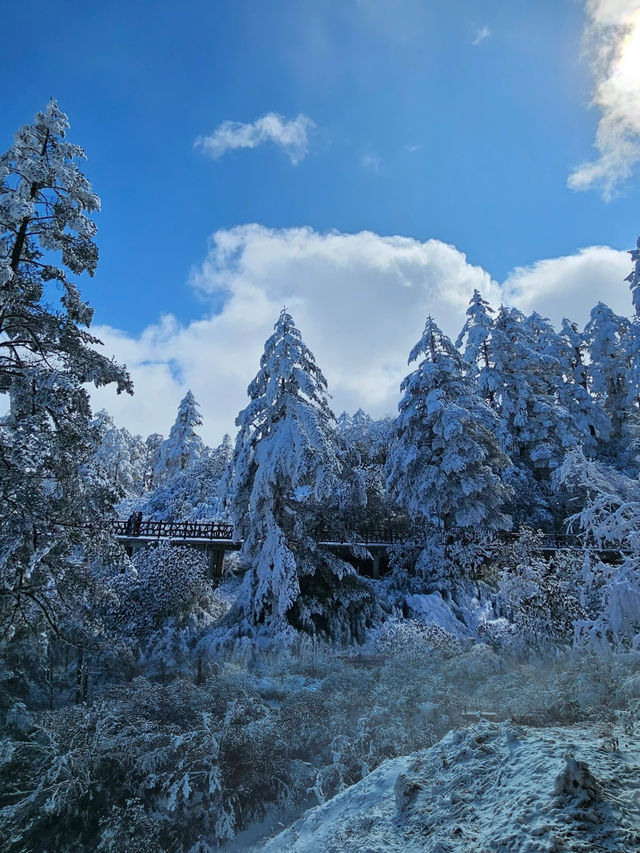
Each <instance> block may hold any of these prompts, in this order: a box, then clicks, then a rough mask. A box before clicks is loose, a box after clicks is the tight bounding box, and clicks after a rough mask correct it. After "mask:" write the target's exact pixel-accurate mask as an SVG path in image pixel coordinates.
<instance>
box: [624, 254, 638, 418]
mask: <svg viewBox="0 0 640 853" xmlns="http://www.w3.org/2000/svg"><path fill="white" fill-rule="evenodd" d="M629 254H630V255H631V260H632V261H633V269H632V270H631V272H630V273H629V275H628V276H627V277H626V279H625V281H628V282H629V288H630V290H631V293H632V299H633V307H634V311H635V313H634V316H633V318H632V320H631V323H630V326H629V332H628V334H627V353H628V357H629V372H628V376H627V379H628V383H629V398H628V401H627V403H628V407H629V409H630V410H631V411H634V412H635V413H637V411H638V407H639V406H640V237H638V240H637V245H636V248H635V249H632V250H631V251H630V252H629Z"/></svg>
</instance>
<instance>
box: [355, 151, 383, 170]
mask: <svg viewBox="0 0 640 853" xmlns="http://www.w3.org/2000/svg"><path fill="white" fill-rule="evenodd" d="M360 162H361V163H362V165H363V166H364V167H365V169H371V170H372V171H374V172H379V171H380V167H381V166H382V157H380V156H379V155H378V154H364V155H363V157H362V160H361V161H360Z"/></svg>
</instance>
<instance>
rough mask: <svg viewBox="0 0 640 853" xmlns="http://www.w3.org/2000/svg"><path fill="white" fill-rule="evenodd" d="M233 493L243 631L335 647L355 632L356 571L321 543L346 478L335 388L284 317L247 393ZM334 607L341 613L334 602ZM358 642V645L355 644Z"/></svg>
mask: <svg viewBox="0 0 640 853" xmlns="http://www.w3.org/2000/svg"><path fill="white" fill-rule="evenodd" d="M248 394H249V397H250V403H249V405H248V406H247V407H246V408H245V409H244V410H243V411H242V412H240V414H239V415H238V417H237V419H236V425H237V426H238V427H239V428H240V431H239V434H238V437H237V440H236V444H235V448H234V452H233V458H232V460H231V464H230V467H229V471H228V475H227V478H226V483H225V492H226V494H227V495H228V506H229V513H230V516H231V519H232V521H233V524H234V531H235V535H236V536H237V537H238V538H241V539H243V540H244V544H243V548H242V552H241V557H242V559H243V560H244V562H245V563H246V564H247V565H248V567H249V568H248V571H247V574H246V576H245V580H244V584H243V587H242V590H241V593H240V595H239V598H238V609H239V611H240V613H239V614H238V615H239V616H240V617H241V619H242V620H243V622H242V627H241V630H242V631H243V632H246V631H249V632H250V633H253V632H254V631H255V630H256V628H258V627H259V626H264V629H265V630H266V632H267V633H269V634H271V635H273V634H287V633H288V632H289V631H290V626H291V625H294V626H295V627H299V628H303V629H304V630H307V631H310V632H311V633H315V631H323V632H324V633H328V634H331V635H333V636H334V637H335V636H336V635H338V634H340V632H341V631H342V630H343V629H344V628H345V625H346V626H347V628H346V630H347V633H351V632H352V630H354V626H353V624H349V619H348V618H347V617H346V616H344V615H343V614H342V615H341V612H340V611H341V610H342V611H343V612H344V610H345V608H346V609H347V610H348V606H349V602H348V601H346V594H347V587H346V584H345V585H343V589H342V590H338V588H337V587H338V582H339V581H340V579H341V578H343V577H344V576H345V575H347V574H352V570H351V569H350V567H348V566H347V565H346V564H344V563H342V562H341V561H340V560H338V559H337V558H335V557H333V556H332V555H331V554H330V553H328V552H324V551H323V550H322V549H321V548H320V547H318V546H317V544H316V543H315V542H314V541H313V538H312V535H311V534H312V533H313V531H314V530H315V529H316V528H317V526H318V524H319V523H321V522H322V520H323V504H324V502H325V501H327V500H328V499H329V498H330V497H331V494H332V491H333V490H334V488H335V485H336V482H337V480H338V478H339V475H340V460H339V457H338V453H337V448H336V441H335V434H334V416H333V414H332V412H331V409H330V407H329V402H328V399H327V397H328V395H327V383H326V380H325V378H324V376H323V375H322V372H321V371H320V369H319V368H318V366H317V365H316V363H315V359H314V357H313V353H311V351H310V350H309V349H308V347H307V346H306V345H305V344H304V342H303V340H302V336H301V335H300V332H299V331H298V329H297V328H296V327H295V325H294V322H293V320H292V318H291V316H290V314H289V313H288V312H287V311H286V309H283V310H282V312H281V314H280V317H279V319H278V322H277V323H276V325H275V331H274V334H273V335H272V336H271V337H270V338H269V339H268V340H267V342H266V343H265V347H264V353H263V355H262V358H261V359H260V370H259V371H258V374H257V376H256V377H255V379H254V380H253V381H252V382H251V384H250V385H249V388H248ZM332 601H333V605H331V602H332ZM347 638H349V639H350V638H351V637H347Z"/></svg>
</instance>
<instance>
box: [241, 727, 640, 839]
mask: <svg viewBox="0 0 640 853" xmlns="http://www.w3.org/2000/svg"><path fill="white" fill-rule="evenodd" d="M615 738H617V739H618V741H617V743H616V741H615ZM639 783H640V739H639V738H638V737H637V736H636V735H633V734H630V733H627V734H625V732H624V729H623V727H621V726H620V725H613V726H602V725H601V726H594V725H593V724H589V725H586V724H585V725H575V726H570V727H554V728H530V727H527V726H518V725H515V724H513V723H510V722H505V723H497V724H495V723H490V722H486V721H481V722H478V723H477V724H475V725H472V726H470V727H469V728H467V729H459V730H456V731H452V732H450V733H449V734H448V735H447V736H446V737H445V738H444V739H443V740H442V741H440V742H439V743H437V744H436V745H435V746H433V747H431V748H430V749H425V750H421V751H419V752H416V753H414V754H413V755H411V756H407V757H402V758H394V759H390V760H388V761H385V762H384V763H383V764H382V765H381V766H380V767H378V769H377V770H375V771H374V772H373V773H371V774H370V775H369V776H367V777H366V778H365V779H363V780H362V781H361V782H359V783H358V784H357V785H353V786H352V787H350V788H348V789H347V790H346V791H343V792H342V793H341V794H339V795H338V796H337V797H334V798H333V799H331V800H329V801H328V802H326V803H324V804H323V805H321V806H318V807H317V808H315V809H313V810H312V811H310V812H308V813H307V814H306V815H305V816H304V817H303V818H302V819H300V820H299V821H298V822H297V823H295V824H294V825H293V826H292V827H290V828H289V829H287V830H286V831H284V832H282V833H281V834H280V835H278V836H276V837H275V838H273V839H271V841H269V842H268V843H267V844H266V845H264V846H260V847H255V848H254V850H255V851H257V850H261V851H263V853H317V851H320V850H322V851H324V853H364V851H367V853H374V851H375V853H378V851H380V853H382V851H385V853H387V851H398V853H400V851H402V853H409V851H425V853H427V852H428V853H484V852H485V851H486V853H488V851H491V853H525V851H527V853H542V851H547V853H569V851H571V853H574V851H575V853H577V851H580V853H587V851H589V853H595V851H609V852H610V853H613V851H616V853H622V851H629V853H631V851H634V850H640V784H639Z"/></svg>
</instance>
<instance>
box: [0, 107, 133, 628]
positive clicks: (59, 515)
mask: <svg viewBox="0 0 640 853" xmlns="http://www.w3.org/2000/svg"><path fill="white" fill-rule="evenodd" d="M68 126H69V125H68V122H67V118H66V116H65V115H64V114H63V113H61V112H60V110H59V109H58V107H57V104H56V103H55V101H51V102H50V103H49V105H48V107H47V109H46V111H45V112H44V113H38V114H37V115H36V117H35V120H34V123H33V124H30V125H25V126H24V127H22V128H21V129H20V130H19V131H18V132H17V134H16V137H15V141H14V144H13V145H12V146H11V148H10V149H9V150H8V151H7V152H6V153H5V154H3V155H2V156H1V157H0V393H2V394H6V395H7V397H8V410H9V411H8V414H7V415H6V416H5V417H4V418H3V419H2V422H1V423H0V460H1V462H0V509H1V514H2V519H3V524H2V527H1V529H0V578H1V579H0V608H1V611H2V612H1V614H0V615H1V619H2V625H3V628H2V636H3V637H4V638H5V639H8V638H9V637H11V636H12V634H19V633H20V630H21V629H27V628H29V629H33V630H35V631H38V632H40V631H42V632H44V633H51V632H56V631H58V630H59V628H60V625H61V623H62V621H63V619H64V618H65V615H66V616H69V614H73V616H74V618H75V620H76V624H77V625H78V626H79V627H81V623H82V614H83V613H84V612H85V611H86V609H87V608H88V607H89V606H90V599H91V590H92V586H94V585H93V584H92V580H91V577H90V576H89V574H88V571H87V565H86V563H85V561H84V560H83V559H82V557H81V556H80V555H81V554H83V553H84V554H85V555H86V554H87V553H88V551H89V550H90V548H91V546H92V537H91V535H90V534H88V532H87V531H86V529H85V525H86V524H87V523H88V522H95V520H96V518H95V516H96V514H99V513H100V511H101V507H100V498H99V494H102V495H104V492H102V491H99V493H98V497H96V495H94V494H91V490H90V488H89V483H90V482H91V478H90V477H87V476H85V474H84V472H83V466H89V465H90V460H91V456H92V454H93V452H94V451H95V444H94V440H93V435H92V431H91V429H90V420H91V412H90V407H89V398H88V394H87V391H86V390H85V388H84V387H83V385H84V383H88V382H93V383H94V384H95V385H105V384H108V383H111V382H113V383H115V384H116V386H117V389H118V391H122V390H126V391H131V382H130V379H129V377H128V375H127V373H126V371H125V370H124V369H123V368H121V367H120V366H118V365H117V364H115V363H114V362H113V361H111V360H109V359H108V358H106V357H105V356H103V355H101V354H99V353H98V352H96V350H95V348H94V345H95V344H97V343H99V341H98V340H97V339H96V338H95V337H93V336H92V335H91V334H90V333H89V331H88V328H87V327H88V326H89V324H90V323H91V319H92V313H93V312H92V309H91V308H90V307H89V306H88V305H87V304H86V303H85V302H83V301H82V299H81V296H80V293H79V290H78V288H77V286H76V284H75V283H74V281H73V280H72V279H71V278H70V277H69V273H71V274H74V275H78V274H80V273H82V272H88V273H89V275H92V274H93V272H94V270H95V268H96V264H97V260H98V251H97V248H96V245H95V243H94V242H93V237H94V235H95V233H96V227H95V225H94V223H93V222H92V221H91V219H89V217H88V215H87V214H88V213H91V212H92V211H95V210H98V209H99V199H98V198H97V196H96V195H94V193H93V192H92V191H91V187H90V185H89V182H88V181H87V179H86V178H85V177H84V176H83V175H82V173H81V172H80V170H79V168H78V166H77V162H76V161H77V160H78V159H80V158H84V152H83V151H82V149H81V148H79V147H78V146H76V145H72V144H70V143H68V142H66V141H65V135H66V131H67V128H68ZM58 254H59V256H60V262H59V263H58V264H56V255H58ZM52 285H53V286H52ZM56 299H57V300H58V304H57V306H56V307H55V308H52V307H50V306H51V305H52V303H53V302H54V300H56ZM96 501H97V502H96ZM77 546H80V548H78V547H77ZM72 552H73V553H74V558H73V559H70V557H71V554H72Z"/></svg>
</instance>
